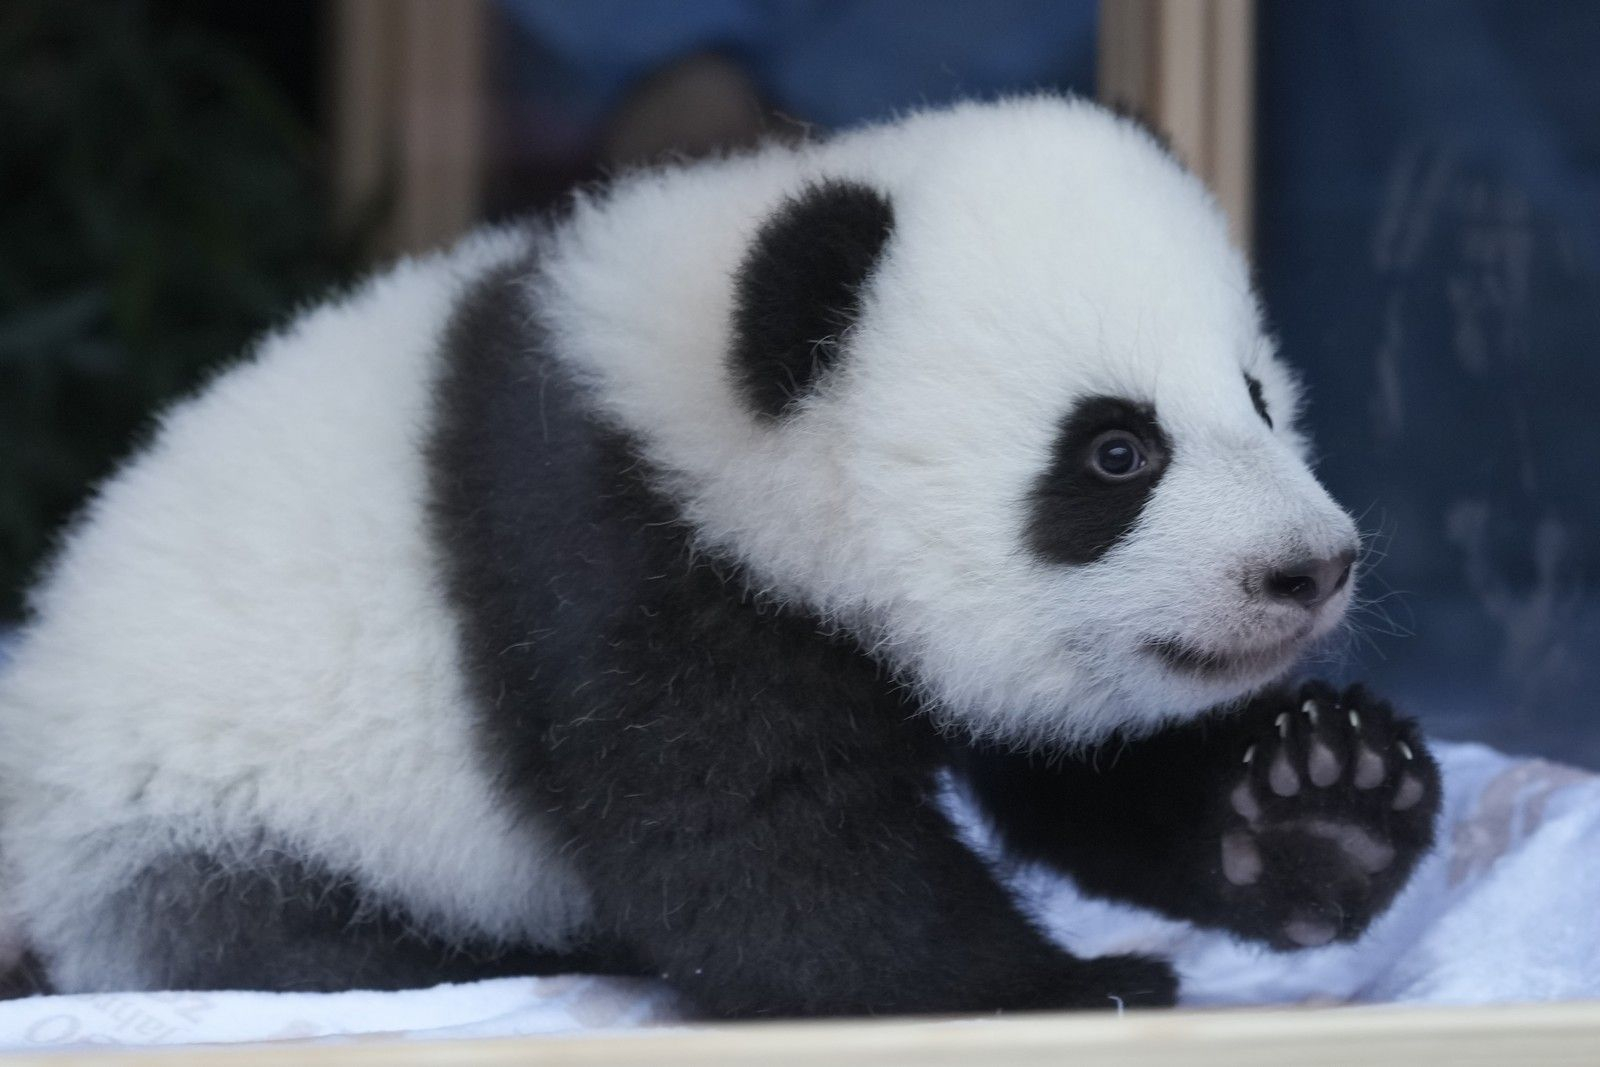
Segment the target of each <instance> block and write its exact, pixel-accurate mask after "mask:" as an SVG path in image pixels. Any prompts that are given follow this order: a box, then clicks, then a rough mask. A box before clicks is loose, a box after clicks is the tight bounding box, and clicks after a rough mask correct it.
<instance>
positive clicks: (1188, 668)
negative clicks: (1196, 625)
mask: <svg viewBox="0 0 1600 1067" xmlns="http://www.w3.org/2000/svg"><path fill="white" fill-rule="evenodd" d="M1305 638H1306V635H1305V634H1304V633H1297V634H1294V635H1293V636H1291V637H1288V638H1285V639H1284V640H1282V641H1278V642H1276V643H1274V644H1271V645H1263V646H1258V647H1255V648H1237V649H1220V648H1202V647H1201V646H1199V645H1197V644H1194V643H1193V642H1190V641H1185V640H1183V639H1182V638H1178V637H1157V638H1152V639H1151V640H1149V641H1146V642H1145V645H1144V650H1145V651H1146V652H1148V653H1149V654H1151V655H1152V656H1155V657H1156V658H1157V659H1159V660H1160V661H1161V662H1162V663H1164V664H1165V665H1166V666H1167V667H1168V668H1169V669H1171V670H1173V671H1176V672H1178V673H1180V674H1190V675H1195V676H1198V677H1201V678H1206V679H1209V680H1221V679H1224V678H1236V677H1244V676H1254V675H1265V674H1271V673H1274V672H1275V671H1278V670H1281V669H1283V668H1284V667H1287V666H1288V665H1289V662H1290V661H1291V660H1293V659H1294V658H1295V657H1296V656H1297V655H1298V654H1299V653H1300V651H1301V650H1302V649H1303V648H1304V647H1305Z"/></svg>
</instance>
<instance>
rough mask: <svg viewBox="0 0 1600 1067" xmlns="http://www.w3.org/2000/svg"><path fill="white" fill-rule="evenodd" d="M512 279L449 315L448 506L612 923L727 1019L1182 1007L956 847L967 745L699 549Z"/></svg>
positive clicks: (488, 655) (439, 525)
mask: <svg viewBox="0 0 1600 1067" xmlns="http://www.w3.org/2000/svg"><path fill="white" fill-rule="evenodd" d="M770 251H772V250H771V249H770V248H769V252H770ZM516 277H517V276H516V272H515V271H507V272H504V273H502V274H501V275H499V276H497V277H494V278H491V279H489V280H488V281H486V282H484V283H483V284H482V285H480V286H479V287H478V288H477V290H476V292H475V293H473V294H472V296H471V297H470V298H469V299H468V300H467V301H466V302H465V303H464V305H463V306H462V308H461V310H460V314H459V315H458V317H457V319H456V322H455V324H454V326H453V328H452V329H451V331H450V334H449V339H448V342H447V354H448V358H449V360H450V369H449V372H448V377H447V379H446V381H445V382H444V386H443V391H442V406H441V408H440V413H441V418H442V424H441V427H440V429H439V436H438V439H437V441H436V444H435V447H434V450H433V457H432V459H433V469H434V478H435V494H436V496H435V509H434V513H435V521H436V529H437V536H438V539H439V543H440V545H441V548H442V550H443V554H444V558H445V560H446V565H447V574H448V578H449V589H450V593H451V597H452V600H453V601H454V603H455V604H456V605H457V608H458V610H459V612H460V614H461V618H462V624H463V634H464V641H465V653H466V660H467V663H468V666H469V669H470V671H471V676H472V681H473V684H474V686H475V689H476V694H477V697H478V701H479V703H480V705H481V707H482V715H483V729H484V731H485V736H486V740H485V745H484V753H485V758H486V759H488V760H490V761H491V765H492V766H493V767H494V769H495V771H496V773H497V774H498V776H499V778H500V779H501V780H502V781H503V782H504V783H505V787H506V789H507V790H508V792H509V794H510V795H511V797H512V798H514V801H515V802H516V803H518V804H520V805H521V807H522V809H523V810H524V811H525V812H526V813H527V815H528V817H529V818H536V819H539V820H541V821H542V822H544V823H545V824H547V825H548V826H551V827H553V828H554V829H555V830H556V832H558V833H559V834H560V835H561V837H562V838H563V839H564V840H565V841H566V842H567V847H566V848H565V849H564V850H563V851H564V854H565V855H567V856H568V857H570V859H571V861H572V862H573V863H574V864H576V865H577V867H578V868H579V871H580V872H581V874H582V876H583V877H584V878H585V879H586V881H587V882H588V883H589V885H590V886H591V887H592V890H593V901H594V923H593V930H594V935H595V937H596V939H597V940H598V941H599V942H600V943H603V944H609V945H615V946H622V947H623V948H625V950H626V951H627V952H629V953H632V954H634V955H636V956H637V957H638V958H639V959H640V960H641V961H642V962H643V963H644V964H645V965H646V966H647V967H648V969H649V970H650V971H651V972H653V973H657V974H660V975H662V976H663V977H665V978H666V979H667V980H668V981H670V982H671V983H672V984H673V985H674V986H676V987H677V988H678V989H679V990H681V991H682V992H683V993H685V994H687V995H688V996H689V998H691V1000H692V1002H693V1003H694V1004H696V1005H697V1006H698V1007H699V1009H700V1010H702V1011H703V1012H705V1013H707V1014H710V1015H717V1016H752V1015H812V1014H859V1013H890V1012H953V1011H993V1010H1000V1009H1025V1008H1053V1007H1071V1006H1087V1007H1111V1006H1112V1005H1113V1003H1114V1002H1113V1001H1112V1000H1111V999H1110V998H1112V997H1118V998H1121V999H1122V1000H1124V1001H1126V1002H1128V1003H1130V1004H1140V1003H1151V1004H1164V1003H1170V1002H1171V1001H1172V999H1173V994H1174V979H1173V975H1172V972H1171V970H1170V969H1169V968H1168V967H1167V966H1166V965H1165V964H1162V963H1159V962H1157V961H1152V960H1147V959H1143V958H1135V957H1114V958H1106V959H1099V960H1088V961H1085V960H1078V959H1075V958H1073V957H1071V956H1069V955H1068V954H1067V953H1066V952H1064V951H1062V950H1061V949H1059V948H1057V947H1055V946H1054V945H1052V944H1051V943H1050V942H1049V941H1047V940H1046V939H1045V937H1044V936H1042V935H1041V933H1040V932H1039V931H1038V930H1037V929H1036V928H1035V927H1034V926H1033V925H1032V923H1031V922H1029V921H1028V920H1027V919H1026V918H1024V917H1023V915H1022V914H1021V913H1020V912H1019V911H1018V910H1017V908H1016V907H1015V906H1014V904H1013V903H1012V901H1011V900H1010V899H1009V897H1008V896H1007V894H1006V893H1005V892H1004V891H1003V889H1002V888H1001V887H1000V886H999V885H998V884H997V883H996V882H995V880H994V879H993V878H992V877H991V876H990V874H989V873H988V871H987V870H986V869H985V868H984V866H983V865H982V863H980V862H979V860H978V859H977V858H975V857H974V856H973V855H972V854H971V853H969V852H968V851H967V850H966V849H965V848H964V847H963V846H962V845H961V844H960V843H959V842H958V841H957V839H956V837H955V836H954V833H953V831H952V828H951V827H950V826H949V825H948V823H947V821H946V819H945V818H944V816H943V815H942V814H941V812H940V811H939V810H938V808H937V807H936V806H935V804H934V802H933V793H934V789H935V777H936V771H937V769H938V768H939V767H940V765H941V764H942V762H943V761H944V760H945V759H946V752H945V748H944V746H943V744H942V743H941V742H940V740H939V739H938V738H937V737H936V736H934V734H933V733H932V731H931V730H930V729H928V728H927V726H926V725H925V724H924V722H923V720H922V719H921V718H919V717H918V716H917V714H916V711H917V709H916V708H915V707H914V706H912V704H911V703H909V698H908V696H907V695H906V693H905V691H904V690H903V689H901V688H899V687H897V686H895V685H893V684H891V682H890V681H889V680H887V679H886V678H885V677H884V675H883V672H882V671H881V670H880V669H879V667H878V665H877V664H876V663H874V662H873V661H872V660H870V659H869V658H868V657H867V656H866V655H865V654H864V653H863V652H862V651H861V650H860V649H859V648H858V647H856V646H855V645H854V644H853V643H852V642H850V641H849V640H847V639H845V638H839V637H829V636H826V635H824V634H823V633H821V632H820V631H819V628H818V626H817V625H816V623H815V622H814V621H813V620H812V619H810V618H807V617H805V616H804V615H801V614H797V613H794V612H791V611H788V610H784V609H781V608H777V607H773V606H770V605H764V604H762V603H760V602H758V601H756V600H754V599H752V598H751V597H749V596H748V595H746V594H745V592H744V585H743V582H742V579H741V575H740V573H739V571H738V568H737V567H736V566H735V565H733V564H732V563H731V562H729V561H728V560H725V559H720V558H718V557H716V556H715V555H713V554H705V553H702V554H699V555H694V554H692V553H691V551H690V538H689V534H688V531H687V530H686V529H685V528H684V527H683V526H682V525H680V523H679V520H678V516H677V514H676V513H675V511H674V509H673V508H672V506H671V505H670V504H669V502H668V501H667V499H665V498H664V497H663V496H662V495H661V494H660V493H658V492H657V491H656V489H655V488H654V487H653V485H652V482H651V477H650V471H649V470H648V469H647V468H646V467H645V466H644V464H643V463H642V462H641V460H640V459H639V457H638V454H637V453H636V451H635V450H634V449H633V448H632V447H631V446H630V444H629V442H627V441H626V440H623V439H621V438H619V437H617V436H615V435H614V434H612V433H609V432H606V431H604V430H602V429H601V428H599V427H598V426H597V425H596V423H595V422H593V421H591V420H590V419H589V418H588V417H587V416H586V415H585V414H584V403H583V400H582V398H581V397H580V396H579V395H578V394H577V393H576V392H575V390H574V389H573V388H572V387H571V385H569V383H568V382H567V381H566V380H565V378H564V377H563V376H562V374H561V372H560V370H559V369H558V368H557V367H556V366H555V365H554V363H553V362H552V361H550V360H548V359H545V358H541V356H540V355H539V352H540V348H541V344H542V341H541V338H540V336H539V333H538V331H537V328H536V327H531V326H530V325H529V320H530V314H529V312H530V309H529V308H528V307H527V305H526V303H525V302H524V300H523V292H522V290H521V289H520V288H519V286H518V285H517V281H516ZM534 310H536V309H534Z"/></svg>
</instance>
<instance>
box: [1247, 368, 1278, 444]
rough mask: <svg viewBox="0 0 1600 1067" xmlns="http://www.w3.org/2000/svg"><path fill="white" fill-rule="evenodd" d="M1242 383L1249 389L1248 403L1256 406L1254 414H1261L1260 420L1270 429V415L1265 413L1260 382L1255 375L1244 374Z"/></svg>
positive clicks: (1265, 406) (1265, 403)
mask: <svg viewBox="0 0 1600 1067" xmlns="http://www.w3.org/2000/svg"><path fill="white" fill-rule="evenodd" d="M1244 384H1245V387H1246V388H1247V389H1249V390H1250V403H1252V404H1254V405H1255V407H1256V414H1257V415H1260V416H1261V421H1262V422H1264V423H1266V424H1267V429H1269V430H1270V429H1272V428H1273V426H1272V416H1271V415H1269V414H1267V399H1266V397H1264V396H1262V395H1261V383H1260V382H1259V381H1257V380H1256V377H1255V375H1253V374H1246V375H1245V376H1244Z"/></svg>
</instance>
